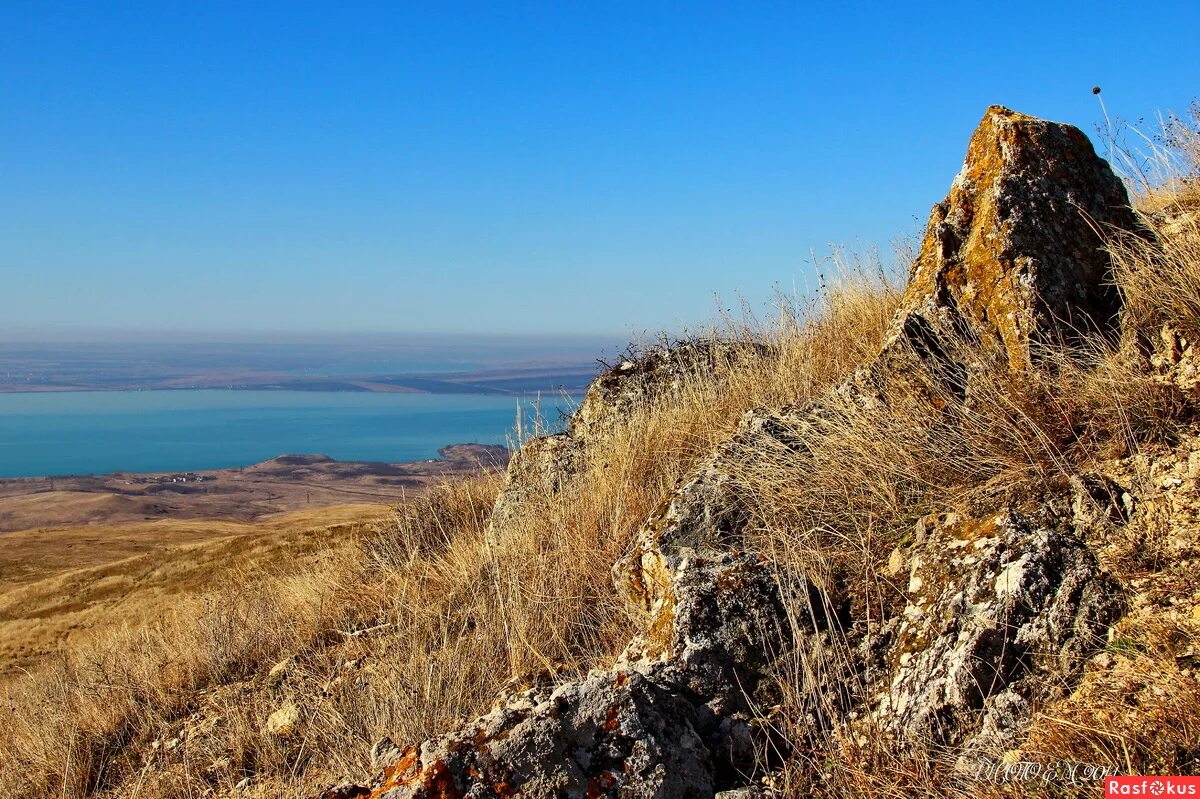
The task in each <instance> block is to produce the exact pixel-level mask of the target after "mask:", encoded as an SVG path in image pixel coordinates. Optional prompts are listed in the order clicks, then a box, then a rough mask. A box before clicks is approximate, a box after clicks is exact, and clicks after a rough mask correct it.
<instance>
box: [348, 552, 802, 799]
mask: <svg viewBox="0 0 1200 799" xmlns="http://www.w3.org/2000/svg"><path fill="white" fill-rule="evenodd" d="M666 592H667V593H668V594H669V597H670V599H669V603H668V604H669V609H668V608H667V607H665V606H664V610H663V615H662V617H661V618H660V619H659V620H658V622H657V623H656V624H655V625H652V626H651V627H650V628H649V629H648V630H647V631H646V633H645V635H643V636H641V637H639V639H638V640H637V641H635V642H634V643H633V644H631V645H630V647H629V649H628V651H627V652H626V653H625V655H624V656H623V657H622V658H621V660H620V661H619V663H618V665H617V667H616V668H614V669H613V670H611V671H597V672H593V673H592V674H590V675H589V676H588V677H587V678H585V679H584V680H582V681H580V682H575V683H569V684H567V685H563V686H560V687H558V688H555V689H534V690H532V691H527V692H525V693H522V694H520V695H518V696H516V697H512V698H509V699H507V700H506V701H504V702H503V703H502V704H501V705H500V706H499V707H497V708H496V709H495V710H493V711H492V712H491V713H489V714H487V715H486V716H483V717H481V718H479V719H477V720H475V721H473V722H471V723H469V724H467V725H466V726H464V727H463V728H461V729H459V730H456V731H455V732H452V733H450V734H448V735H445V736H443V737H441V738H437V739H434V740H431V741H427V742H426V743H424V744H422V745H421V746H420V747H413V748H411V749H409V750H407V751H406V752H404V753H403V754H402V755H401V756H400V757H399V759H398V760H397V761H396V762H395V763H394V764H393V765H391V766H389V767H388V768H387V769H386V770H385V774H384V777H383V779H382V780H381V782H380V784H379V786H378V787H377V788H376V790H375V791H374V792H373V793H372V794H371V796H372V797H379V799H434V797H439V798H441V797H481V798H482V797H507V796H517V795H520V796H531V797H564V799H587V798H590V797H601V796H605V797H609V796H611V797H617V796H620V797H626V798H628V799H668V798H669V797H704V796H713V795H714V793H715V792H716V791H717V790H718V789H720V788H722V787H732V786H733V785H737V784H741V782H742V781H744V779H745V776H744V775H746V774H749V773H750V772H752V771H753V769H754V765H755V757H754V753H755V749H754V736H753V733H752V732H751V729H750V726H749V724H748V721H749V718H750V708H749V706H748V705H747V696H748V695H750V694H752V693H753V691H754V688H755V685H756V684H757V682H758V681H759V679H760V678H761V676H762V673H761V670H762V669H763V668H764V667H765V666H766V665H767V662H768V660H769V657H770V654H771V653H772V652H773V651H774V646H778V645H779V644H780V643H781V642H783V641H785V640H786V630H785V628H784V627H783V624H782V622H783V618H784V612H783V605H782V602H781V599H780V597H779V592H778V588H777V587H776V585H775V580H774V576H773V575H772V574H771V571H770V569H769V568H768V566H767V564H766V563H764V562H763V561H762V560H761V559H760V558H758V557H755V556H751V555H741V556H735V555H732V554H728V553H726V554H723V555H718V556H716V557H713V558H711V559H705V558H700V557H697V558H696V559H694V560H692V561H686V562H684V563H683V564H682V567H681V568H680V569H678V570H676V571H675V572H673V574H672V576H671V580H670V582H669V585H668V586H667V587H666Z"/></svg>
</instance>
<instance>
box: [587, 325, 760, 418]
mask: <svg viewBox="0 0 1200 799" xmlns="http://www.w3.org/2000/svg"><path fill="white" fill-rule="evenodd" d="M766 349H767V348H766V346H765V345H763V344H758V343H754V342H737V341H720V340H716V339H695V340H691V341H682V342H679V343H676V344H673V345H670V346H660V347H653V348H651V349H649V350H647V351H646V352H644V353H643V354H641V355H639V356H638V357H636V358H623V359H622V360H621V361H620V362H619V363H618V364H617V365H616V366H613V367H612V368H610V369H608V370H606V371H605V372H603V373H602V374H601V375H600V376H598V377H597V378H596V379H595V380H593V381H592V384H591V385H590V386H588V390H587V394H586V395H585V396H584V398H583V402H581V403H580V404H579V408H578V409H577V410H576V411H575V413H574V414H573V415H572V416H571V420H570V428H569V429H570V432H571V435H572V436H574V437H576V438H587V437H588V435H589V434H591V433H593V432H595V431H597V430H600V429H602V428H604V427H606V426H608V425H611V424H612V423H613V422H614V421H617V420H620V419H622V418H624V417H625V416H627V415H628V414H629V413H631V412H633V411H635V410H638V409H643V408H645V407H646V406H647V405H648V404H649V403H650V402H652V401H654V400H655V399H657V398H659V397H662V396H664V395H668V394H670V393H671V391H675V390H678V389H679V388H680V387H681V386H683V385H685V384H686V383H687V382H688V381H689V380H691V379H694V378H696V377H700V376H703V375H705V374H709V373H711V372H712V371H713V370H715V369H719V368H722V367H728V366H730V365H732V364H735V363H737V362H738V361H741V360H744V359H746V358H752V357H758V356H761V355H762V354H763V353H764V352H765V351H766Z"/></svg>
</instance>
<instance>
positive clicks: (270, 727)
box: [266, 699, 300, 738]
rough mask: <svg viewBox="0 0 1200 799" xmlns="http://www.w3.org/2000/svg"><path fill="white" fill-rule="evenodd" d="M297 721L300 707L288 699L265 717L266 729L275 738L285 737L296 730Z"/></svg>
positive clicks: (298, 721) (298, 720)
mask: <svg viewBox="0 0 1200 799" xmlns="http://www.w3.org/2000/svg"><path fill="white" fill-rule="evenodd" d="M299 723H300V708H298V707H296V703H295V702H293V701H292V700H290V699H289V700H288V701H286V702H284V703H283V705H281V706H280V707H279V708H278V709H277V710H276V711H275V712H274V713H272V714H271V715H270V716H268V717H267V725H266V730H267V732H268V733H269V734H270V735H274V736H275V737H277V738H286V737H288V736H289V735H291V734H292V733H294V732H295V731H296V725H298V724H299Z"/></svg>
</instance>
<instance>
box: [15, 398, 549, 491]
mask: <svg viewBox="0 0 1200 799" xmlns="http://www.w3.org/2000/svg"><path fill="white" fill-rule="evenodd" d="M518 402H519V400H518V399H517V398H516V397H512V396H488V395H471V394H370V393H351V392H346V393H340V392H309V391H207V390H190V391H111V392H110V391H80V392H64V393H30V394H0V477H34V476H42V475H69V474H75V475H81V474H106V473H109V472H116V471H121V472H161V471H193V470H199V469H224V468H229V467H235V466H247V465H249V464H252V463H257V462H259V461H263V460H266V459H268V458H273V457H275V456H276V455H282V454H321V455H328V456H330V457H332V458H336V459H337V460H360V461H412V460H421V459H424V458H434V457H437V450H438V448H439V447H444V446H446V445H447V444H458V443H480V444H505V443H508V441H509V438H510V436H511V435H512V432H513V428H514V424H515V420H516V413H517V407H518ZM570 404H571V401H570V400H569V399H567V398H564V397H557V398H553V399H551V400H549V401H547V400H546V399H545V398H543V399H542V401H541V412H542V414H543V415H544V416H545V417H547V419H548V420H549V421H550V422H557V421H558V418H559V409H560V408H567V406H569V405H570ZM520 405H521V407H522V410H523V414H524V416H525V418H526V419H530V418H531V417H532V415H533V408H532V406H533V402H532V399H531V400H520Z"/></svg>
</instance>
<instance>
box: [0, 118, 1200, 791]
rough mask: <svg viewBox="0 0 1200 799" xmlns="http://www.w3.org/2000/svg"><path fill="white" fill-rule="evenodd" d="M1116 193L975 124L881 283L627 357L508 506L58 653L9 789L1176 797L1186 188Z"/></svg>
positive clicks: (1010, 127)
mask: <svg viewBox="0 0 1200 799" xmlns="http://www.w3.org/2000/svg"><path fill="white" fill-rule="evenodd" d="M1183 132H1184V133H1187V130H1184V131H1183ZM1184 141H1185V143H1186V142H1193V141H1194V140H1193V139H1186V138H1185V140H1184ZM1194 166H1195V162H1194V161H1193V167H1194ZM1139 199H1140V201H1141V205H1142V207H1143V211H1142V212H1141V213H1136V214H1135V213H1133V212H1131V211H1130V210H1129V209H1128V200H1127V199H1126V197H1125V194H1124V189H1123V188H1122V187H1121V185H1120V183H1119V182H1118V181H1117V180H1116V179H1115V178H1114V177H1113V176H1112V174H1111V172H1110V171H1109V169H1108V167H1107V165H1105V164H1104V163H1103V162H1102V161H1100V160H1099V159H1098V158H1097V157H1096V156H1095V154H1094V152H1093V151H1092V148H1091V145H1090V144H1089V143H1088V142H1087V140H1086V138H1085V137H1084V136H1083V135H1082V134H1081V133H1079V131H1077V130H1074V129H1073V128H1070V127H1068V126H1063V125H1055V124H1053V123H1047V122H1043V121H1041V120H1036V119H1032V118H1029V117H1025V116H1023V115H1020V114H1015V113H1013V112H1010V111H1007V110H1006V109H1001V108H993V109H989V111H988V113H987V115H986V116H985V118H984V120H983V122H982V123H981V125H980V128H979V130H978V131H977V132H976V134H975V136H974V137H973V139H972V141H971V144H970V146H969V149H968V156H967V161H966V163H965V164H964V168H963V171H962V172H961V173H960V175H959V176H958V178H956V180H955V181H954V183H953V185H952V188H951V190H950V193H949V195H948V197H947V199H946V200H945V201H944V202H943V203H940V204H938V205H937V206H935V208H934V210H933V213H932V214H931V220H930V224H929V227H928V229H927V233H926V237H925V240H924V243H923V246H922V250H921V253H920V255H919V256H918V259H917V261H916V262H915V264H914V265H913V269H912V270H911V273H910V275H909V280H908V283H907V285H906V287H905V289H904V290H903V291H900V292H898V291H895V290H894V289H893V288H891V287H890V286H889V285H887V284H886V283H885V282H880V281H878V280H875V279H873V278H871V277H870V276H863V275H850V276H848V278H847V280H846V281H845V283H844V284H843V286H842V287H840V288H839V289H838V290H837V291H833V292H831V293H829V294H827V295H825V296H821V297H818V298H817V299H816V300H815V301H814V302H813V304H812V305H811V306H807V307H802V308H798V309H795V312H794V313H793V314H792V315H791V316H790V317H788V318H785V319H783V320H781V321H780V322H779V323H778V324H775V325H772V326H770V327H767V328H758V329H753V330H727V331H725V335H724V336H722V337H721V338H720V339H719V340H712V341H698V342H687V343H684V344H682V345H679V346H676V347H671V348H664V349H658V350H653V351H650V352H647V353H644V354H643V355H642V356H640V357H637V358H631V359H629V360H627V361H625V362H623V363H621V364H618V365H617V366H616V367H615V368H614V369H613V370H611V371H609V372H607V373H606V374H604V375H602V376H601V377H600V378H598V379H597V380H596V381H595V382H594V383H593V384H592V387H591V388H590V389H589V393H588V396H587V398H586V399H585V401H584V402H583V404H582V405H581V407H580V409H579V411H578V412H577V413H576V414H575V416H574V417H573V418H572V420H571V423H570V426H569V429H568V430H567V431H566V432H564V433H562V434H560V435H556V436H549V437H544V438H538V439H534V440H532V441H530V442H527V443H526V444H525V446H524V447H523V448H522V449H521V450H520V451H519V452H518V453H516V455H515V456H514V458H513V460H512V462H511V463H510V465H509V471H508V475H507V478H506V479H505V481H504V482H503V484H500V483H499V482H498V481H497V480H495V479H494V478H490V477H486V476H485V477H482V478H477V479H473V480H467V481H460V482H454V483H449V484H447V485H445V486H443V487H442V488H440V489H439V490H437V491H435V492H432V493H431V494H430V495H429V496H427V497H425V498H423V499H422V500H420V501H419V502H417V503H415V504H413V505H411V506H408V507H405V508H402V509H401V510H400V511H399V513H398V516H397V518H396V520H395V523H394V524H392V525H389V526H387V527H386V528H385V529H382V530H380V531H379V532H378V533H377V534H374V535H370V536H366V537H364V538H363V539H362V541H361V542H359V543H356V544H355V545H354V546H351V547H344V548H341V549H339V550H337V551H336V552H333V551H331V552H330V553H328V554H329V557H328V558H325V559H320V560H317V561H313V562H310V563H308V564H306V565H305V566H304V568H302V569H298V570H296V571H295V572H294V573H290V574H286V575H278V576H274V577H271V578H269V579H265V580H258V581H254V582H252V583H234V584H232V585H229V586H227V587H225V588H219V589H218V590H217V591H216V592H215V593H213V594H212V595H210V596H209V597H208V598H207V599H206V600H204V601H203V602H202V603H198V604H193V605H189V606H187V607H184V608H181V609H180V610H179V612H178V613H175V614H172V615H171V616H170V617H169V618H166V619H164V620H163V621H162V623H161V624H158V625H155V626H151V627H149V628H144V629H141V630H132V631H130V632H129V633H126V634H124V635H120V636H119V635H114V636H112V637H111V638H110V639H108V640H106V641H104V640H102V641H97V642H95V644H94V645H92V646H91V647H88V648H82V647H81V648H79V649H76V650H73V651H71V652H70V653H68V654H67V656H66V657H65V658H64V659H63V661H62V662H61V663H57V664H54V665H53V666H52V667H48V668H46V669H45V670H42V671H40V672H39V673H38V674H37V675H36V676H35V677H34V678H33V679H31V680H30V681H28V682H26V683H24V684H22V685H21V686H20V689H19V691H18V692H16V693H14V694H13V695H12V696H11V697H10V699H9V702H8V707H9V712H8V714H7V715H6V716H4V721H3V728H2V734H0V758H3V760H4V762H5V763H7V764H13V765H12V766H11V767H10V768H7V769H5V770H4V771H3V773H2V774H0V788H2V789H4V790H6V791H7V793H8V794H10V795H17V796H39V795H46V794H54V795H68V796H93V795H103V796H114V797H116V796H120V797H125V796H139V797H146V796H163V797H166V796H181V795H216V796H233V795H237V796H261V797H268V796H271V797H275V796H278V797H283V796H296V795H303V796H316V795H318V794H322V793H323V795H324V796H326V797H330V798H331V799H332V798H333V797H341V798H342V799H345V798H346V797H361V796H373V797H389V799H401V798H402V797H458V796H471V797H504V796H514V795H519V796H530V797H541V796H570V797H575V796H578V797H592V796H613V797H616V796H622V797H643V796H644V797H651V796H654V797H705V796H714V795H718V794H721V795H724V796H726V797H729V798H730V799H732V797H747V796H776V795H783V796H797V797H800V796H813V795H816V796H830V797H832V796H837V797H860V796H880V797H882V796H949V795H964V796H986V795H1013V796H1025V795H1030V794H1031V793H1035V794H1036V793H1038V792H1041V793H1045V794H1047V795H1072V794H1079V793H1084V794H1085V795H1086V794H1089V793H1090V794H1094V792H1095V791H1096V786H1095V781H1096V778H1098V777H1099V776H1100V775H1101V774H1103V773H1108V772H1130V773H1195V772H1196V771H1197V769H1198V768H1200V764H1198V763H1197V760H1196V758H1197V752H1198V750H1200V710H1198V708H1200V683H1198V682H1197V665H1198V664H1197V663H1196V657H1197V636H1198V635H1200V612H1197V611H1196V608H1197V607H1200V595H1198V594H1197V593H1196V587H1195V581H1194V574H1195V568H1196V563H1197V558H1200V524H1198V523H1197V522H1198V517H1197V513H1200V466H1198V464H1200V425H1198V424H1197V421H1198V419H1200V417H1198V415H1197V414H1198V412H1200V378H1198V377H1197V376H1198V375H1200V363H1198V362H1197V353H1196V352H1195V351H1194V350H1193V345H1192V342H1193V341H1194V340H1195V338H1196V336H1197V335H1198V334H1200V302H1194V301H1193V300H1194V299H1195V298H1200V223H1198V221H1197V218H1196V216H1195V209H1196V206H1197V204H1196V201H1195V194H1194V193H1193V190H1192V188H1191V186H1190V184H1188V183H1186V182H1176V183H1172V184H1169V185H1167V186H1165V187H1162V188H1160V189H1159V190H1158V191H1157V192H1156V193H1155V194H1154V195H1153V197H1146V198H1139ZM1081 212H1082V213H1081ZM1114 288H1115V290H1114ZM489 708H491V710H490V711H489ZM393 742H396V743H393ZM1023 763H1030V764H1034V766H1036V768H1037V769H1040V770H1039V771H1034V770H1033V769H1034V766H1028V767H1026V766H1020V768H1024V769H1025V770H1024V772H1022V773H1024V774H1026V775H1028V774H1054V775H1056V776H1055V777H1054V779H1055V781H1053V782H1048V783H1046V782H1041V781H1037V782H1033V783H1031V782H1028V781H1021V780H1020V779H1017V778H1012V771H1011V770H1009V771H1006V766H1014V765H1016V766H1019V765H1020V764H1023ZM1066 766H1072V768H1071V769H1066ZM1089 769H1090V770H1089ZM1018 770H1019V769H1018ZM1073 779H1074V780H1076V782H1075V783H1073V782H1072V780H1073ZM334 786H336V787H334Z"/></svg>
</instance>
